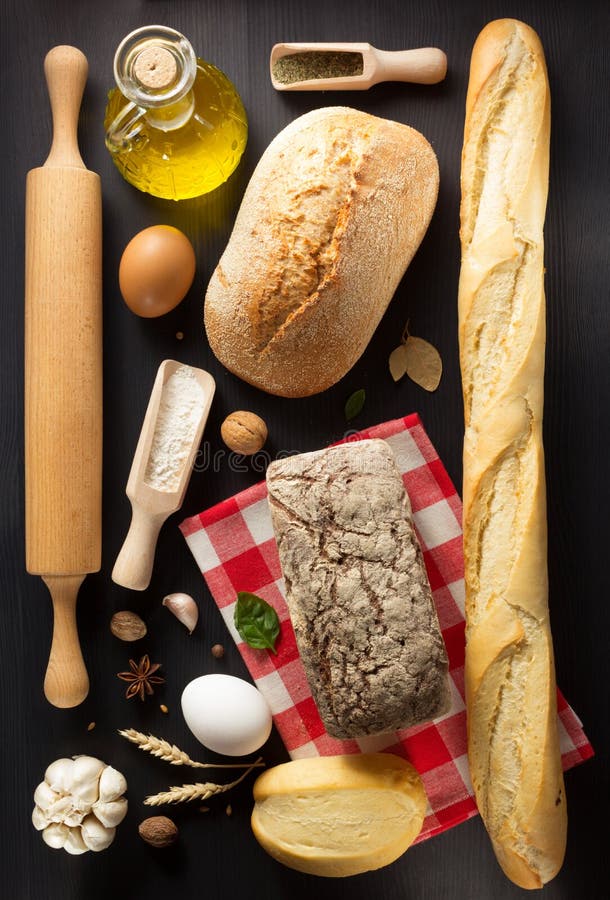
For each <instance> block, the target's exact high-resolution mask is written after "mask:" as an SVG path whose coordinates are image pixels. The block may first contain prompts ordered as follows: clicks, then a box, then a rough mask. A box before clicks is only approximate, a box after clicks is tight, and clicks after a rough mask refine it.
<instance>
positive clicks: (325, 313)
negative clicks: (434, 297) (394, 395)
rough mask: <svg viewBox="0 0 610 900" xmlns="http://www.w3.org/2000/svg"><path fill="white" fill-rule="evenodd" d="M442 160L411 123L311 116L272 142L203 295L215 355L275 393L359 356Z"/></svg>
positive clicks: (405, 261)
mask: <svg viewBox="0 0 610 900" xmlns="http://www.w3.org/2000/svg"><path fill="white" fill-rule="evenodd" d="M437 193H438V164H437V162H436V156H435V155H434V151H433V150H432V147H431V146H430V144H429V143H428V141H427V140H426V139H425V138H424V137H423V136H422V135H421V134H420V133H419V132H418V131H415V129H414V128H409V126H408V125H401V124H400V123H398V122H390V121H388V120H387V119H380V118H378V117H377V116H371V115H368V113H364V112H360V111H359V110H356V109H348V108H346V107H326V108H324V109H315V110H313V111H312V112H309V113H307V114H306V115H304V116H300V117H299V118H298V119H295V121H294V122H291V124H290V125H288V127H287V128H285V129H284V130H283V131H281V132H280V134H278V135H277V137H276V138H275V139H274V140H273V141H272V142H271V144H270V145H269V147H268V148H267V150H266V151H265V153H264V154H263V156H262V157H261V160H260V162H259V163H258V165H257V167H256V169H255V171H254V174H253V175H252V178H251V179H250V184H249V185H248V188H247V190H246V193H245V194H244V198H243V200H242V204H241V207H240V210H239V213H238V215H237V219H236V221H235V227H234V229H233V233H232V235H231V238H230V240H229V243H228V244H227V247H226V249H225V252H224V253H223V255H222V258H221V260H220V262H219V263H218V266H217V267H216V271H215V272H214V274H213V275H212V278H211V280H210V283H209V286H208V290H207V293H206V298H205V328H206V332H207V336H208V340H209V342H210V347H211V348H212V350H213V352H214V353H215V354H216V356H217V357H218V359H219V360H220V361H221V362H222V363H223V364H224V365H225V366H226V367H227V368H228V369H229V370H230V371H231V372H234V373H235V374H236V375H238V376H239V377H240V378H243V379H244V381H247V382H249V383H250V384H253V385H255V386H256V387H258V388H261V389H262V390H264V391H268V392H269V393H270V394H279V395H280V396H283V397H304V396H307V395H309V394H316V393H318V392H319V391H323V390H325V389H326V388H328V387H330V385H332V384H334V383H335V382H336V381H338V380H339V379H340V378H342V377H343V376H344V375H345V374H346V372H347V371H348V370H349V369H350V368H351V367H352V366H353V365H354V363H355V362H356V360H357V359H358V358H359V357H360V355H361V354H362V353H363V351H364V349H365V347H366V345H367V344H368V342H369V340H370V339H371V337H372V335H373V332H374V331H375V329H376V327H377V325H378V324H379V321H380V319H381V317H382V315H383V314H384V312H385V311H386V308H387V306H388V304H389V302H390V300H391V299H392V295H393V294H394V291H395V290H396V288H397V287H398V283H399V281H400V279H401V278H402V276H403V275H404V272H405V269H406V268H407V266H408V265H409V263H410V262H411V259H412V257H413V254H414V253H415V251H416V250H417V248H418V246H419V244H420V241H421V240H422V238H423V236H424V234H425V233H426V229H427V228H428V224H429V222H430V219H431V217H432V213H433V211H434V206H435V204H436V196H437Z"/></svg>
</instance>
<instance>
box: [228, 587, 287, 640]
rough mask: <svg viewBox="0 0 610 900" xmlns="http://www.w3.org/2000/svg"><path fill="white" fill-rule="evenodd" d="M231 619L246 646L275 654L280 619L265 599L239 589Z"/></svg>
mask: <svg viewBox="0 0 610 900" xmlns="http://www.w3.org/2000/svg"><path fill="white" fill-rule="evenodd" d="M233 621H234V622H235V627H236V628H237V631H238V632H239V634H240V636H241V637H242V638H243V639H244V641H245V642H246V644H248V646H250V647H254V648H255V649H256V650H271V651H272V652H273V653H275V654H277V650H276V649H275V642H276V640H277V637H278V635H279V633H280V620H279V619H278V615H277V613H276V611H275V610H274V608H273V607H272V606H270V605H269V604H268V603H267V602H266V600H263V599H262V598H261V597H257V596H256V594H251V593H250V592H249V591H239V593H238V594H237V603H236V604H235V614H234V616H233Z"/></svg>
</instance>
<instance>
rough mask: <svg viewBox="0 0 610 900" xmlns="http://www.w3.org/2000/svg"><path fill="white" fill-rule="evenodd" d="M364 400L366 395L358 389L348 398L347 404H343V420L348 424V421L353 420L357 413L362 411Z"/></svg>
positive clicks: (362, 390)
mask: <svg viewBox="0 0 610 900" xmlns="http://www.w3.org/2000/svg"><path fill="white" fill-rule="evenodd" d="M365 400H366V394H365V392H364V388H360V390H359V391H355V392H354V393H353V394H352V395H351V397H348V399H347V403H346V404H345V418H346V420H347V421H348V422H349V421H350V419H355V418H356V416H357V415H358V413H359V412H361V411H362V407H363V406H364V401H365Z"/></svg>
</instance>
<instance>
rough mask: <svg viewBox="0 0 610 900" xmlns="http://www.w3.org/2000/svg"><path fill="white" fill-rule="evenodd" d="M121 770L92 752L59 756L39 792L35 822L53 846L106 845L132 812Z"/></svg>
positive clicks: (81, 849) (74, 850) (70, 849)
mask: <svg viewBox="0 0 610 900" xmlns="http://www.w3.org/2000/svg"><path fill="white" fill-rule="evenodd" d="M126 790H127V782H126V781H125V778H124V777H123V775H121V773H120V772H117V770H116V769H113V768H112V766H107V765H106V764H105V763H103V762H102V761H101V760H100V759H96V758H95V757H93V756H75V757H73V758H72V759H56V760H55V762H53V763H51V765H50V766H49V767H48V768H47V770H46V772H45V777H44V781H41V783H40V784H39V785H38V787H37V788H36V790H35V792H34V803H35V804H36V805H35V806H34V810H33V812H32V824H33V826H34V828H36V830H37V831H41V832H42V839H43V841H44V842H45V844H47V845H48V846H49V847H53V849H61V848H62V847H63V849H64V850H65V851H66V852H67V853H71V854H72V855H78V854H80V853H86V852H87V850H93V851H94V852H97V851H99V850H105V849H106V847H109V846H110V844H111V843H112V841H113V840H114V835H115V833H116V826H117V825H118V824H119V822H122V821H123V819H124V818H125V815H126V813H127V800H126V799H125V797H123V796H122V795H123V793H124V792H125V791H126Z"/></svg>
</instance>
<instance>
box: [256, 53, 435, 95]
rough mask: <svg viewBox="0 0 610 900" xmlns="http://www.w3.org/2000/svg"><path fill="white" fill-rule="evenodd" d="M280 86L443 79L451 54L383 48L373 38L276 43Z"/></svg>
mask: <svg viewBox="0 0 610 900" xmlns="http://www.w3.org/2000/svg"><path fill="white" fill-rule="evenodd" d="M269 70H270V74H271V83H272V85H273V87H274V88H275V89H276V91H332V90H334V91H366V90H368V88H370V87H371V86H372V85H374V84H378V83H379V82H380V81H410V82H414V83H415V84H437V83H438V82H439V81H442V80H443V78H444V77H445V75H446V73H447V57H446V56H445V54H444V53H443V51H442V50H439V49H438V48H436V47H422V48H420V49H417V50H395V51H388V50H377V48H376V47H372V46H371V45H370V44H361V43H355V44H354V43H339V44H337V43H335V44H326V43H325V44H319V43H317V44H304V43H296V44H275V46H274V47H273V48H272V50H271V56H270V59H269Z"/></svg>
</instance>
